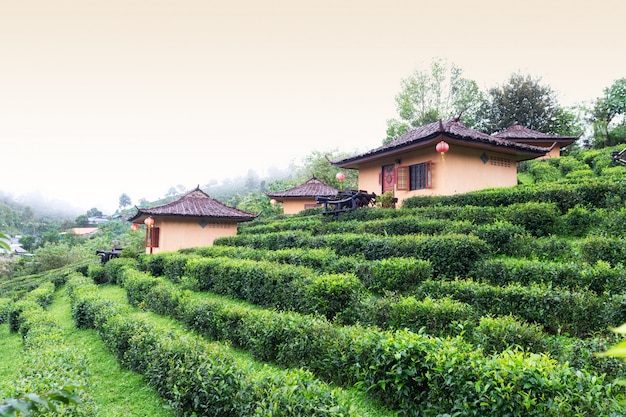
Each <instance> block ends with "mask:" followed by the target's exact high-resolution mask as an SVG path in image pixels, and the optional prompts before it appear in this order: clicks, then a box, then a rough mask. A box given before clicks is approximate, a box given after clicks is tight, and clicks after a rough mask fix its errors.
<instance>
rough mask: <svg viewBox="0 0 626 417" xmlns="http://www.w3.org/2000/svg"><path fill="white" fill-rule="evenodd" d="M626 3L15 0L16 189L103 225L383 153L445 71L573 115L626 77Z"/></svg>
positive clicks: (2, 65)
mask: <svg viewBox="0 0 626 417" xmlns="http://www.w3.org/2000/svg"><path fill="white" fill-rule="evenodd" d="M625 4H626V3H624V2H623V0H596V1H588V0H584V1H581V0H542V1H538V0H527V1H524V2H521V1H506V0H475V1H467V0H449V1H446V2H442V1H429V2H424V1H417V0H414V1H409V0H380V1H372V0H358V1H341V0H333V1H330V0H316V1H306V2H305V1H298V0H290V1H287V0H285V1H279V0H270V1H263V0H234V1H233V0H228V1H224V0H220V1H213V0H176V1H173V0H172V1H164V0H151V1H139V0H106V1H104V0H103V1H93V0H0V149H1V155H2V165H1V166H2V169H3V173H4V175H3V176H2V180H1V181H0V191H3V192H9V193H13V194H15V195H16V196H19V195H21V194H25V193H33V192H38V193H41V194H42V195H43V196H45V197H46V198H55V199H62V200H65V201H68V203H70V204H72V205H73V206H75V207H79V208H81V209H84V211H86V210H87V209H89V208H92V207H97V208H99V209H100V210H102V211H103V212H105V214H111V213H113V212H114V211H115V209H116V208H117V205H118V202H119V196H120V195H121V194H122V193H126V194H128V195H129V196H130V197H131V200H132V201H133V203H135V204H136V203H138V201H139V199H140V198H147V199H148V200H153V199H157V198H159V197H162V196H164V195H165V193H166V192H167V190H168V189H169V188H170V187H171V186H176V185H178V184H181V185H183V186H185V187H186V188H188V189H191V188H194V187H195V186H196V185H198V184H200V185H203V184H206V183H208V182H209V181H211V180H213V179H221V178H233V177H238V176H243V175H245V174H246V173H247V172H248V170H250V169H253V170H255V171H256V172H257V173H258V174H259V175H261V176H263V175H264V172H265V169H266V168H267V167H271V166H273V167H277V168H285V167H287V166H289V164H290V163H291V162H295V163H296V164H297V163H298V162H299V161H300V159H301V158H302V157H303V156H306V155H308V154H310V153H311V152H312V151H313V150H318V151H326V150H332V149H339V150H341V151H345V152H350V153H353V152H356V151H363V150H368V149H371V148H373V147H376V146H379V145H380V144H381V141H382V139H383V138H384V137H385V128H386V120H387V119H389V118H393V117H395V116H396V112H395V102H394V96H395V95H396V94H397V93H398V92H399V90H400V82H401V80H402V79H403V78H406V77H408V76H409V75H410V74H411V73H412V72H413V71H414V70H416V69H425V68H426V67H427V66H428V65H429V64H430V62H431V61H432V60H433V59H435V58H441V59H444V60H447V61H448V62H451V63H454V64H456V65H457V66H458V67H460V68H461V69H462V70H463V71H464V75H465V76H466V77H467V78H470V79H474V80H476V81H477V82H478V84H479V85H480V86H481V87H483V88H487V87H493V86H496V85H500V84H503V83H504V82H505V81H506V80H507V79H508V78H509V76H510V75H511V74H512V73H514V72H521V73H522V74H525V75H526V74H528V75H531V76H533V77H541V82H542V83H543V84H547V85H549V86H550V87H552V89H553V90H554V91H555V92H556V93H557V97H558V98H559V101H560V103H561V104H563V105H572V104H576V103H579V102H582V101H591V100H594V99H595V98H597V97H599V96H601V95H602V90H603V89H604V88H605V87H609V86H610V85H611V84H612V83H613V82H614V81H615V80H616V79H618V78H622V77H626V42H625V41H626V35H625V32H624V18H625V17H626V6H625Z"/></svg>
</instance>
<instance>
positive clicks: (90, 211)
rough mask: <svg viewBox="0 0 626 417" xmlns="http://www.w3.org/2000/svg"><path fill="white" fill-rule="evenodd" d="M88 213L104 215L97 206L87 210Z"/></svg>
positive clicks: (89, 215) (89, 214)
mask: <svg viewBox="0 0 626 417" xmlns="http://www.w3.org/2000/svg"><path fill="white" fill-rule="evenodd" d="M86 214H87V217H102V212H101V211H100V210H98V209H97V208H95V207H93V208H90V209H89V210H87V213H86Z"/></svg>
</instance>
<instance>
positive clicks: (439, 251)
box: [363, 235, 488, 278]
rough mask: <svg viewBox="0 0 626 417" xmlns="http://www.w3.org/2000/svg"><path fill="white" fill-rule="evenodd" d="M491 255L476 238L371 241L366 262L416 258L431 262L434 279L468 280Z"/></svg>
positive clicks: (396, 238) (453, 236)
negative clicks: (368, 260)
mask: <svg viewBox="0 0 626 417" xmlns="http://www.w3.org/2000/svg"><path fill="white" fill-rule="evenodd" d="M487 253H488V246H487V244H486V243H485V242H484V241H482V240H481V239H479V238H477V237H475V236H471V235H470V236H468V235H441V236H424V235H415V236H398V237H389V238H381V237H379V238H374V239H368V240H367V243H366V245H365V248H364V250H363V254H364V256H365V259H370V260H372V259H384V258H389V257H414V258H417V259H425V260H429V261H430V262H431V264H432V267H433V273H434V275H444V276H446V277H450V278H454V277H455V276H466V275H467V273H468V272H469V271H470V270H471V269H472V268H473V266H474V265H475V264H476V263H477V262H479V261H481V260H482V259H483V258H484V257H485V256H486V255H487Z"/></svg>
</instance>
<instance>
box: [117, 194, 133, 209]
mask: <svg viewBox="0 0 626 417" xmlns="http://www.w3.org/2000/svg"><path fill="white" fill-rule="evenodd" d="M132 204H133V203H132V201H131V200H130V197H129V196H128V194H126V193H124V194H122V195H121V196H120V200H119V207H120V209H124V208H126V207H128V206H130V205H132Z"/></svg>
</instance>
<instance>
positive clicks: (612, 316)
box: [416, 280, 626, 337]
mask: <svg viewBox="0 0 626 417" xmlns="http://www.w3.org/2000/svg"><path fill="white" fill-rule="evenodd" d="M416 294H417V295H418V296H419V297H426V296H431V297H435V298H441V297H451V298H453V299H455V300H459V301H462V302H464V303H467V304H469V305H470V306H472V307H473V308H474V309H476V311H477V313H478V314H479V315H481V316H482V315H487V314H492V315H498V316H501V315H508V314H511V313H513V314H514V315H515V316H517V317H519V318H521V319H523V320H525V321H527V322H529V323H537V324H540V325H542V326H544V328H545V329H546V330H547V331H548V332H550V333H553V334H556V333H562V332H566V333H569V334H572V335H576V336H578V337H586V336H588V335H590V334H593V333H596V332H606V331H607V330H608V328H609V327H610V326H618V325H620V324H621V323H623V322H625V321H626V305H625V297H624V296H623V295H621V294H619V295H614V296H610V297H609V296H604V295H597V294H595V293H593V292H591V291H584V290H566V289H557V288H552V287H551V286H549V285H544V284H531V285H522V284H519V283H511V284H509V285H507V286H502V287H500V286H493V285H489V284H485V283H478V282H474V281H471V280H458V281H452V282H447V281H425V282H424V283H422V285H421V286H420V288H419V289H418V290H417V292H416Z"/></svg>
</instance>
